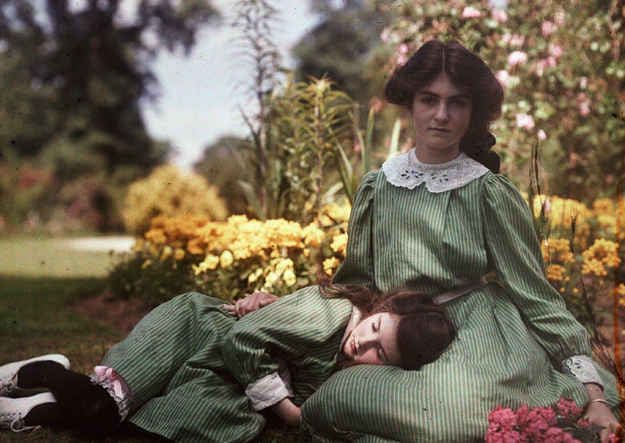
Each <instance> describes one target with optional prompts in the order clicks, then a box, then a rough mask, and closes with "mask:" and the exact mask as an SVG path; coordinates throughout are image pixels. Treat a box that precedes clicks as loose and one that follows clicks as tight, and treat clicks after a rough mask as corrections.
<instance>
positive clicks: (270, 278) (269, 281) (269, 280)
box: [265, 271, 280, 287]
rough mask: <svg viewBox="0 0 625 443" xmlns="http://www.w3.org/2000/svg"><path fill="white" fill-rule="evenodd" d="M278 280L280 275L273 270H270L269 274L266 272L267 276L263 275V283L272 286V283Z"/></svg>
mask: <svg viewBox="0 0 625 443" xmlns="http://www.w3.org/2000/svg"><path fill="white" fill-rule="evenodd" d="M278 280H280V276H279V275H278V274H276V273H275V272H273V271H271V272H270V273H269V274H267V277H265V284H266V285H269V286H272V287H273V285H275V284H276V283H277V281H278Z"/></svg>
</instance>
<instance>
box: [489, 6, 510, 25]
mask: <svg viewBox="0 0 625 443" xmlns="http://www.w3.org/2000/svg"><path fill="white" fill-rule="evenodd" d="M491 15H492V17H493V19H494V20H495V21H497V22H499V23H505V22H506V21H507V20H508V14H506V11H504V10H503V9H498V8H494V9H493V11H492V14H491Z"/></svg>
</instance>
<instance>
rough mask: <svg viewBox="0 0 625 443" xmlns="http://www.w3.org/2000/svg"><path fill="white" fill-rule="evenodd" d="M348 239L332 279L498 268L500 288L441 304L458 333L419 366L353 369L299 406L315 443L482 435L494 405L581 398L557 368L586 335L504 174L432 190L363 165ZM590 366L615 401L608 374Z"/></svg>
mask: <svg viewBox="0 0 625 443" xmlns="http://www.w3.org/2000/svg"><path fill="white" fill-rule="evenodd" d="M348 234H349V240H348V246H347V259H346V261H345V262H344V263H343V265H342V266H341V267H340V268H339V270H338V271H337V274H336V276H335V278H334V281H335V282H338V283H358V284H371V283H374V284H375V286H377V288H379V289H380V290H382V291H388V290H391V289H393V288H397V287H402V286H407V287H410V288H413V289H418V290H422V291H425V292H427V293H429V294H437V293H440V292H443V291H445V290H449V289H451V288H454V287H457V286H460V285H462V284H465V283H466V281H478V280H479V278H480V277H481V276H482V275H484V274H486V273H488V272H489V271H493V270H494V271H496V273H497V275H498V280H499V281H500V282H501V286H499V285H497V284H489V285H487V286H485V287H483V288H482V289H478V290H475V291H473V292H471V293H470V294H467V295H465V296H462V297H460V298H458V299H456V300H453V301H451V302H449V303H448V304H447V308H448V310H449V313H450V316H451V318H452V321H453V322H454V324H455V326H456V328H457V330H458V336H457V339H456V340H455V341H454V343H452V345H451V347H450V348H448V350H447V351H446V352H445V353H444V354H443V355H442V356H441V357H440V358H439V359H438V360H436V361H435V362H433V363H431V364H429V365H426V366H424V367H423V369H422V370H420V371H403V370H401V369H398V368H394V367H371V366H357V367H353V368H349V369H346V370H344V371H340V372H337V373H336V374H334V375H333V376H332V377H331V378H330V380H328V381H327V382H326V383H324V384H323V386H322V387H321V388H320V389H319V390H318V391H317V392H316V393H315V394H314V395H313V396H311V397H310V398H309V399H308V400H307V401H306V402H305V403H304V405H303V407H302V415H303V420H304V426H305V427H306V428H308V429H309V430H310V431H311V432H312V433H314V434H315V435H316V436H317V437H318V439H320V440H324V439H327V440H335V439H347V440H351V441H359V442H365V441H366V442H373V441H376V442H377V441H379V442H382V441H410V442H471V441H480V440H481V439H483V437H484V435H485V433H486V429H487V416H488V413H489V411H490V410H491V409H493V408H495V407H496V406H497V405H505V406H511V407H516V406H519V405H520V404H522V403H527V404H529V405H542V406H546V405H550V404H553V403H555V402H556V401H557V400H558V399H559V398H560V397H561V396H563V397H568V398H572V399H574V400H575V401H576V402H577V403H578V404H580V405H584V404H585V402H586V401H587V399H588V398H587V394H586V390H585V388H584V386H583V385H582V383H581V382H580V381H578V379H576V378H575V377H573V376H572V375H568V374H564V373H562V372H560V370H559V368H561V364H562V361H563V360H564V359H566V358H568V357H571V356H574V355H590V346H589V340H588V335H587V333H586V331H585V329H584V328H583V327H582V326H581V325H580V324H579V323H578V322H577V321H576V320H575V318H574V317H573V316H572V315H571V314H570V313H569V311H568V310H566V308H565V304H564V301H563V300H562V298H561V296H560V295H559V294H558V293H557V291H555V290H554V289H553V288H552V286H551V285H550V284H549V282H548V281H547V280H546V278H545V276H544V273H543V262H542V256H541V252H540V247H539V243H538V240H537V237H536V234H535V231H534V228H533V224H532V219H531V214H530V211H529V207H528V205H527V203H526V202H525V201H524V200H523V198H522V197H521V195H520V194H519V192H518V191H517V190H516V188H515V187H514V186H513V185H512V184H511V183H510V181H509V180H508V179H506V178H505V177H503V176H501V175H498V174H493V173H491V172H490V171H489V172H486V173H485V174H484V175H482V176H480V177H479V178H476V179H474V180H473V181H470V182H469V183H467V184H465V185H464V186H461V187H458V188H456V189H452V190H448V191H444V192H430V191H429V190H428V189H426V187H425V186H424V185H421V186H417V187H415V188H413V189H408V188H406V187H399V186H395V185H393V184H391V183H389V182H388V181H387V179H386V177H385V173H384V172H383V171H379V172H370V173H368V174H367V175H366V176H365V177H364V178H363V181H362V183H361V185H360V187H359V190H358V192H357V196H356V198H355V201H354V205H353V208H352V213H351V215H350V221H349V231H348ZM595 366H598V365H596V364H595ZM598 370H599V374H600V376H601V378H602V381H603V382H604V385H605V395H606V397H607V399H608V401H609V402H610V403H611V405H612V406H613V407H614V408H615V407H616V405H617V402H618V398H617V395H616V387H615V380H614V378H613V376H612V375H611V374H609V373H608V372H607V371H606V370H604V369H603V368H598Z"/></svg>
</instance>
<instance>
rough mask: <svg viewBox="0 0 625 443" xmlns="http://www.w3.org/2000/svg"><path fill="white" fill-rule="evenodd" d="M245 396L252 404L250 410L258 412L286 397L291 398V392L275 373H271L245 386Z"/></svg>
mask: <svg viewBox="0 0 625 443" xmlns="http://www.w3.org/2000/svg"><path fill="white" fill-rule="evenodd" d="M245 395H247V397H248V398H249V399H250V401H251V402H252V408H253V409H254V410H255V411H260V410H261V409H265V408H267V407H269V406H272V405H275V404H276V403H278V402H279V401H280V400H283V399H285V398H286V397H293V391H292V390H291V387H290V386H289V385H288V384H287V383H285V381H284V380H283V379H282V378H281V377H280V375H279V374H278V373H277V372H273V373H271V374H269V375H266V376H264V377H263V378H261V379H260V380H256V381H255V382H254V383H250V384H249V385H247V388H246V389H245Z"/></svg>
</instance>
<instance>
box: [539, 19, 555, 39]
mask: <svg viewBox="0 0 625 443" xmlns="http://www.w3.org/2000/svg"><path fill="white" fill-rule="evenodd" d="M556 29H558V27H557V26H556V25H555V23H553V22H550V21H549V20H545V21H544V22H543V23H542V25H541V27H540V30H541V32H542V34H543V37H548V36H550V35H551V34H553V33H554V32H555V30H556Z"/></svg>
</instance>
